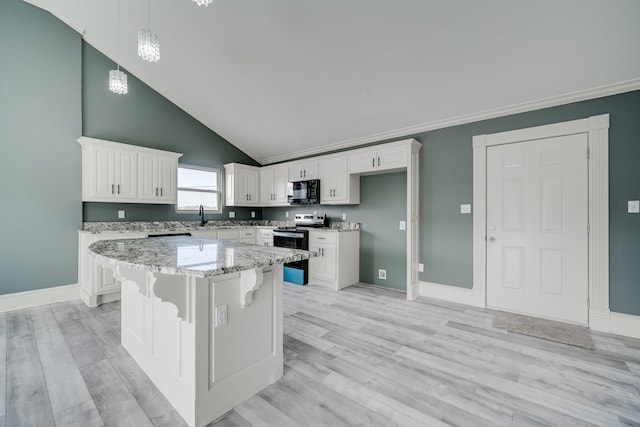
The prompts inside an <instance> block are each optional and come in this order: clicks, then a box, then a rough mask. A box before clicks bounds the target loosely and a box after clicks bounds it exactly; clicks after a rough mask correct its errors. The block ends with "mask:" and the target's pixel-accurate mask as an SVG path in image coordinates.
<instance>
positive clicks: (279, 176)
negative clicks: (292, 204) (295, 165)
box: [273, 166, 289, 205]
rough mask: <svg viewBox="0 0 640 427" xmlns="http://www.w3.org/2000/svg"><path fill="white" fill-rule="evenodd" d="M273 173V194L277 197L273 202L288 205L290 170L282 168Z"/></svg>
mask: <svg viewBox="0 0 640 427" xmlns="http://www.w3.org/2000/svg"><path fill="white" fill-rule="evenodd" d="M273 172H274V173H273V194H274V195H275V197H274V200H273V202H274V204H278V205H283V204H286V203H287V183H288V182H289V179H288V178H289V169H288V168H287V167H286V166H281V167H277V168H275V169H274V170H273Z"/></svg>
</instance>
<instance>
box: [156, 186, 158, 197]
mask: <svg viewBox="0 0 640 427" xmlns="http://www.w3.org/2000/svg"><path fill="white" fill-rule="evenodd" d="M156 197H158V187H156Z"/></svg>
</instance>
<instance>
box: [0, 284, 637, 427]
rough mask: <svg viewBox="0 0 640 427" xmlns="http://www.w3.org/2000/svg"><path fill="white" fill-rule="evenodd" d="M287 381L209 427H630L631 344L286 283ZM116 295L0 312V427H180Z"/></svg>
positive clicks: (449, 307)
mask: <svg viewBox="0 0 640 427" xmlns="http://www.w3.org/2000/svg"><path fill="white" fill-rule="evenodd" d="M284 309H285V318H284V329H285V339H284V343H285V375H284V377H283V378H282V379H281V380H280V381H279V382H277V383H276V384H274V385H272V386H270V387H268V388H267V389H265V390H263V391H262V392H261V393H259V394H258V395H256V396H254V397H252V398H250V399H249V400H247V401H246V402H244V403H242V404H241V405H239V406H238V407H236V408H235V410H233V411H231V412H230V413H229V414H227V415H226V416H225V417H224V418H223V419H221V420H219V421H218V422H217V423H216V424H215V425H216V426H251V425H253V426H278V427H280V426H297V425H307V426H343V425H344V426H391V425H416V426H439V425H459V426H474V427H475V426H511V425H514V426H540V425H553V426H588V425H600V426H619V425H624V426H639V425H640V340H633V339H629V338H624V337H619V336H614V335H607V334H601V333H593V334H592V335H593V338H594V342H595V344H596V347H597V350H596V351H589V350H584V349H580V348H576V347H571V346H567V345H563V344H558V343H554V342H549V341H545V340H541V339H537V338H532V337H527V336H522V335H517V334H510V333H506V332H505V331H502V330H499V329H494V328H492V327H491V321H492V319H493V317H494V312H492V311H490V310H481V309H476V308H470V307H466V306H460V305H455V304H449V303H442V302H437V301H433V300H426V299H418V300H417V301H413V302H408V301H406V300H405V299H404V295H403V294H399V293H396V292H393V291H387V290H382V289H378V288H371V287H365V286H353V287H350V288H347V289H346V290H344V291H342V292H334V291H330V290H328V289H323V288H318V287H302V286H296V285H289V284H285V304H284ZM119 327H120V311H119V304H118V303H111V304H104V305H102V306H100V307H99V308H96V309H89V308H87V307H86V306H84V304H82V303H81V302H80V301H76V302H69V303H60V304H52V305H48V306H42V307H37V308H33V309H28V310H20V311H14V312H8V313H3V314H0V427H2V426H5V425H6V426H10V427H14V426H30V427H31V426H54V425H55V426H58V427H62V426H65V427H66V426H82V427H90V426H103V425H105V426H135V427H139V426H151V425H154V426H171V427H173V426H184V422H183V421H182V419H181V418H180V417H179V416H178V415H177V413H176V412H175V411H174V410H173V409H172V408H171V406H170V405H169V404H168V403H167V402H166V400H165V399H164V398H163V397H162V395H161V394H160V393H159V392H158V391H157V389H156V388H155V387H154V386H153V384H151V383H150V381H149V380H148V378H147V377H146V376H145V375H144V373H142V371H141V370H140V369H139V367H138V366H137V365H136V364H135V362H133V360H132V359H131V358H130V357H129V356H128V354H127V353H126V351H125V350H124V349H123V348H122V346H120V344H119V340H120V331H119Z"/></svg>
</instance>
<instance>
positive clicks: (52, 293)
mask: <svg viewBox="0 0 640 427" xmlns="http://www.w3.org/2000/svg"><path fill="white" fill-rule="evenodd" d="M78 298H80V287H79V286H78V284H73V285H65V286H55V287H53V288H45V289H36V290H35V291H26V292H16V293H14V294H6V295H0V313H4V312H5V311H12V310H21V309H23V308H30V307H36V306H39V305H46V304H53V303H54V302H63V301H71V300H74V299H78Z"/></svg>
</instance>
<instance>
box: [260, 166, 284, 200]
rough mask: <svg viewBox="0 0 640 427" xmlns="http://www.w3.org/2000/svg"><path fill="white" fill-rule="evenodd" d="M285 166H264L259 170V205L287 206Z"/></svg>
mask: <svg viewBox="0 0 640 427" xmlns="http://www.w3.org/2000/svg"><path fill="white" fill-rule="evenodd" d="M288 179H289V168H288V167H287V166H265V167H263V168H260V205H262V206H282V205H287V182H288Z"/></svg>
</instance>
